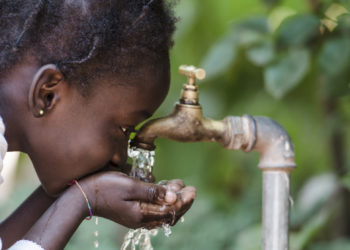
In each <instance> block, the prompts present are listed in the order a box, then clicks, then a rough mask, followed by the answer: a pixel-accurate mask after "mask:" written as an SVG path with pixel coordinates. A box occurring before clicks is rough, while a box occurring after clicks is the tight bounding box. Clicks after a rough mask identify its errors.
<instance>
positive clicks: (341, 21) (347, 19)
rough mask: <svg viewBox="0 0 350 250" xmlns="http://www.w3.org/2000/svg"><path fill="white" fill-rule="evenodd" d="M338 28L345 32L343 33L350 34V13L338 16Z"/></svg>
mask: <svg viewBox="0 0 350 250" xmlns="http://www.w3.org/2000/svg"><path fill="white" fill-rule="evenodd" d="M337 23H338V29H339V30H340V31H341V32H342V33H343V35H346V36H349V35H350V15H349V14H344V15H340V16H339V17H338V18H337Z"/></svg>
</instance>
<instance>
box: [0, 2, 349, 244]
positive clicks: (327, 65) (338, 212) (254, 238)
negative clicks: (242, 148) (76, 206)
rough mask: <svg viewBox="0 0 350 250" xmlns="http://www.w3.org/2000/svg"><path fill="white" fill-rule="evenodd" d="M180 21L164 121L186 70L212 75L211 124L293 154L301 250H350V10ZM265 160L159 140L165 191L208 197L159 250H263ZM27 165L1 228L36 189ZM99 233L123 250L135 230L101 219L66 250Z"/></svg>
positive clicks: (222, 5) (249, 12)
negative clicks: (273, 128) (252, 122)
mask: <svg viewBox="0 0 350 250" xmlns="http://www.w3.org/2000/svg"><path fill="white" fill-rule="evenodd" d="M335 3H336V4H340V5H334V4H335ZM332 4H333V5H332ZM175 10H176V15H177V16H179V22H178V28H177V31H176V34H175V38H174V40H175V45H174V47H173V49H172V51H171V64H172V66H171V69H172V80H171V88H170V92H169V95H168V97H167V99H166V100H165V102H164V103H163V104H162V106H161V107H160V109H159V110H158V111H157V113H156V114H155V115H154V117H159V116H164V115H167V114H169V113H170V112H171V111H172V109H173V105H174V103H175V102H176V101H177V100H178V97H179V95H180V91H181V87H182V84H183V83H184V81H185V80H186V79H185V78H184V77H183V76H180V75H179V74H178V73H177V71H178V70H177V69H178V67H179V65H181V64H193V65H195V66H201V67H204V68H205V69H206V70H207V73H208V78H207V79H206V80H203V81H201V82H200V84H199V85H200V96H199V97H200V103H201V105H202V107H203V112H204V114H205V116H207V117H210V118H213V119H222V118H224V117H225V116H227V115H243V114H251V115H263V116H268V117H270V118H272V119H274V120H276V121H278V122H279V123H280V124H282V126H284V127H285V128H286V130H287V131H288V132H289V134H290V136H291V138H292V140H293V142H294V146H295V152H296V162H297V165H298V167H297V169H296V170H294V171H293V173H292V176H291V197H292V199H293V201H294V202H293V206H292V208H291V238H290V245H291V249H292V250H297V249H298V250H301V249H309V250H323V249H325V250H326V249H327V250H330V249H331V250H338V249H339V250H345V249H350V238H349V236H350V195H349V191H348V190H349V189H348V188H349V187H350V174H348V171H349V167H350V145H349V144H350V126H349V123H350V78H349V74H350V71H349V69H350V16H349V14H347V13H345V11H344V10H350V4H349V2H348V1H330V0H328V1H327V0H309V1H306V0H304V1H303V0H286V1H278V0H264V1H261V0H218V1H213V0H183V1H181V2H179V3H178V4H177V5H176V7H175ZM325 21H328V23H329V22H331V23H333V24H334V25H336V27H335V29H333V30H329V28H328V27H326V26H325V25H323V23H325ZM321 30H322V32H321ZM258 157H259V156H258V155H257V153H243V152H233V151H227V150H225V149H223V148H222V147H221V146H220V145H219V144H211V143H197V144H193V143H188V144H180V143H177V142H172V141H168V140H166V139H159V140H157V150H156V164H155V170H154V173H155V176H156V177H157V179H158V180H161V179H174V178H180V179H183V180H185V182H186V184H188V185H194V186H196V188H197V191H198V196H197V199H196V201H195V203H194V204H193V207H192V208H191V210H190V211H189V212H188V213H187V214H186V216H185V222H184V223H178V225H176V226H175V227H174V228H173V234H172V235H171V236H170V237H169V238H166V237H165V236H164V235H163V234H162V233H160V234H159V235H158V236H157V237H155V238H154V239H153V243H154V246H155V249H232V250H234V249H237V250H238V249H240V250H241V249H244V250H255V249H259V248H260V241H261V238H260V233H261V223H260V221H261V171H260V170H259V169H258V168H257V163H258ZM28 165H30V163H29V162H28V159H26V158H25V156H22V157H21V161H20V167H19V169H18V172H17V173H16V178H17V180H18V182H17V183H21V185H17V186H16V188H15V190H14V193H13V194H12V197H11V200H10V201H9V202H7V203H6V204H2V206H1V210H0V214H1V215H2V217H5V216H6V215H7V214H8V213H9V212H10V211H11V210H12V209H13V208H14V207H15V206H17V205H18V204H19V203H20V202H21V201H22V200H23V199H24V198H25V197H26V196H27V195H28V194H29V193H30V192H31V190H32V189H33V188H34V187H35V186H36V185H37V183H38V181H37V179H36V177H33V178H28V176H34V174H33V171H32V170H30V168H28V167H27V166H28ZM96 229H97V230H99V237H98V238H99V242H100V249H119V246H120V245H121V240H122V238H123V235H124V233H125V228H122V227H120V226H117V225H115V224H114V223H112V222H109V221H106V220H102V219H100V223H99V224H98V226H96V225H94V223H93V222H91V221H90V222H89V221H87V222H83V224H82V226H81V227H80V228H79V230H78V231H77V233H76V234H75V235H74V237H73V238H72V240H71V241H70V243H69V245H68V246H67V248H66V249H93V240H94V236H93V232H94V231H95V230H96Z"/></svg>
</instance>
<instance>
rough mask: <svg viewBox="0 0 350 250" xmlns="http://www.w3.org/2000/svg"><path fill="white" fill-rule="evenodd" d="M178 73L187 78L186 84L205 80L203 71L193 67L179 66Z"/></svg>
mask: <svg viewBox="0 0 350 250" xmlns="http://www.w3.org/2000/svg"><path fill="white" fill-rule="evenodd" d="M179 73H180V74H181V75H185V76H187V77H188V83H189V84H191V85H194V84H195V81H196V80H203V79H204V78H205V70H204V69H200V68H196V67H194V66H187V65H181V66H180V67H179Z"/></svg>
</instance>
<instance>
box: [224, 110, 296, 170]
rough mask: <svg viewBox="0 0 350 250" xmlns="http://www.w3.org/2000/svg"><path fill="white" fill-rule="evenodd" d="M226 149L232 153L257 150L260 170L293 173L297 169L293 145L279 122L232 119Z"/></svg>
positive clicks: (261, 118)
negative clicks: (233, 151)
mask: <svg viewBox="0 0 350 250" xmlns="http://www.w3.org/2000/svg"><path fill="white" fill-rule="evenodd" d="M224 121H225V122H226V124H227V127H228V129H227V135H226V137H227V140H225V142H224V145H223V146H224V147H225V148H227V149H230V150H244V151H245V152H249V151H252V150H253V151H257V152H259V153H260V162H259V165H258V167H259V168H261V169H263V170H268V169H270V170H285V171H290V170H292V169H293V168H295V167H296V165H295V162H294V147H293V143H292V141H291V139H290V137H289V135H288V133H287V132H286V130H285V129H284V128H283V127H282V126H281V125H280V124H278V123H277V122H276V121H274V120H272V119H270V118H267V117H260V116H254V117H252V116H250V115H244V116H242V117H238V116H230V117H226V118H225V120H224Z"/></svg>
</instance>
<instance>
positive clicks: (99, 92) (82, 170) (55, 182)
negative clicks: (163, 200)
mask: <svg viewBox="0 0 350 250" xmlns="http://www.w3.org/2000/svg"><path fill="white" fill-rule="evenodd" d="M61 84H65V85H64V86H63V88H62V90H61V91H60V94H59V96H58V98H59V99H58V101H57V104H56V105H55V107H54V108H53V109H52V110H49V112H48V113H47V114H46V113H45V114H44V116H42V117H40V118H36V119H38V121H40V126H36V127H34V128H33V129H32V133H31V138H30V141H31V147H30V149H28V154H29V155H30V158H31V159H32V161H33V164H34V166H35V169H36V171H37V174H38V176H39V179H40V181H41V183H42V185H43V187H44V188H45V189H46V191H47V192H48V193H49V194H57V193H59V192H60V191H62V189H63V188H65V187H66V185H67V183H69V182H70V181H71V180H72V179H78V178H81V177H83V176H85V175H88V174H91V173H93V172H96V171H99V170H101V169H103V168H104V167H108V166H114V167H119V168H121V167H123V166H124V165H125V163H126V159H127V145H128V139H129V133H130V131H132V130H133V128H134V127H135V126H136V125H137V124H139V123H140V122H142V121H143V120H145V119H147V118H148V117H150V116H151V115H152V114H153V112H154V111H155V110H156V109H157V108H158V106H159V105H160V104H161V102H162V101H163V99H164V98H165V96H166V94H167V91H168V87H169V69H168V66H166V67H164V70H163V71H162V72H161V73H159V72H158V73H157V74H155V73H154V72H152V71H151V70H148V69H147V67H145V68H144V69H143V70H142V73H139V74H138V75H136V76H128V77H125V78H120V77H118V76H116V75H112V74H109V75H106V76H105V77H102V78H100V79H98V80H96V81H93V82H91V86H93V87H92V89H91V91H90V94H89V95H88V96H87V97H83V96H82V95H81V93H80V92H79V90H77V89H76V88H75V87H72V86H71V85H69V84H67V83H64V82H63V83H61Z"/></svg>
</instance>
